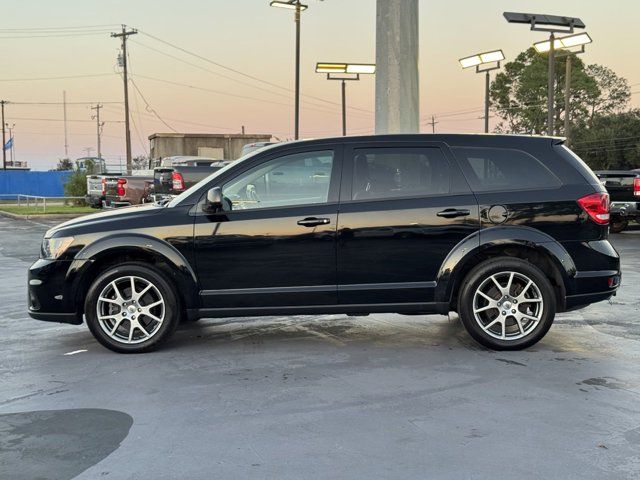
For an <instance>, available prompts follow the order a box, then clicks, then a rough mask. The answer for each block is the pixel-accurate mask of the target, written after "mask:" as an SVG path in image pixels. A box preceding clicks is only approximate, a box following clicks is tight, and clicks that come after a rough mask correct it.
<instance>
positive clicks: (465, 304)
mask: <svg viewBox="0 0 640 480" xmlns="http://www.w3.org/2000/svg"><path fill="white" fill-rule="evenodd" d="M504 272H515V273H516V274H519V275H521V276H523V277H526V278H528V279H530V280H532V281H533V285H534V286H535V287H537V292H538V293H539V295H540V296H541V298H542V303H541V304H540V306H539V307H536V306H535V305H537V304H534V303H528V302H521V304H520V305H518V306H514V305H511V306H509V307H508V308H507V310H508V309H510V308H514V310H510V311H507V312H501V311H500V310H503V308H499V309H498V308H497V307H494V308H495V310H496V311H495V315H496V316H499V315H500V313H503V314H504V313H506V314H507V316H508V318H509V319H508V320H505V322H507V323H509V326H508V327H509V328H511V329H515V328H517V327H518V324H519V323H520V322H517V323H516V320H515V315H509V313H510V312H516V314H517V315H519V314H521V313H525V312H522V311H521V309H525V310H526V308H528V307H526V305H529V307H531V308H540V309H541V312H540V313H537V314H536V315H539V316H540V319H539V321H538V322H537V324H534V323H531V327H530V328H531V330H530V331H528V332H527V331H526V330H525V329H523V328H522V327H520V328H519V330H518V331H517V332H515V333H514V334H513V335H514V337H516V338H513V339H501V338H496V337H494V336H492V335H491V334H489V333H487V331H485V330H484V329H483V328H482V327H481V326H480V324H479V321H477V320H476V317H475V315H474V296H475V295H476V291H477V290H478V288H479V287H480V286H481V285H487V286H488V287H490V288H494V289H495V290H496V296H497V297H498V298H496V301H498V302H500V301H502V302H504V300H503V299H501V298H500V296H501V295H502V294H501V293H499V292H497V289H496V288H495V287H491V285H490V284H489V283H484V284H483V282H485V281H488V280H490V279H491V276H492V275H497V276H498V277H499V275H501V274H502V275H505V273H504ZM503 278H508V277H503ZM519 281H520V282H521V283H524V280H523V279H522V277H519ZM507 282H508V281H507ZM504 287H505V289H506V284H505V285H504ZM512 288H513V289H514V290H512V291H515V289H517V288H518V282H516V284H515V285H513V286H512ZM523 289H524V288H523ZM534 290H535V288H534ZM527 291H529V290H527ZM527 294H529V293H527ZM478 298H479V297H478ZM492 298H495V297H493V296H492ZM514 298H515V297H514ZM536 301H537V300H536ZM516 303H517V302H516ZM487 304H488V302H487ZM498 305H500V304H498ZM523 305H524V306H523ZM502 307H504V305H503V306H502ZM492 310H493V309H489V311H492ZM458 313H459V315H460V319H461V320H462V323H463V324H464V326H465V328H466V329H467V332H469V335H471V336H472V337H473V338H474V339H475V340H476V341H477V342H478V343H480V344H481V345H484V346H485V347H488V348H491V349H493V350H522V349H524V348H527V347H530V346H531V345H534V344H535V343H537V342H538V341H540V339H542V337H544V336H545V334H546V333H547V332H548V331H549V328H551V324H552V323H553V319H554V317H555V313H556V296H555V293H554V290H553V287H552V285H551V282H550V281H549V279H548V278H547V276H546V275H545V274H544V273H543V272H542V271H541V270H540V269H539V268H538V267H536V266H535V265H533V264H532V263H530V262H528V261H526V260H522V259H519V258H513V257H498V258H493V259H490V260H486V261H484V262H482V263H480V264H479V265H477V266H476V267H474V268H473V269H472V270H471V271H470V272H469V273H468V274H467V276H466V277H465V279H464V281H463V283H462V285H461V288H460V294H459V298H458ZM493 314H494V313H493V311H492V313H491V314H489V312H486V313H484V314H483V315H487V316H489V315H493ZM495 318H496V317H494V319H495ZM503 318H504V317H503ZM489 320H491V319H489ZM525 322H530V320H528V319H527V320H525ZM489 323H491V322H487V323H486V324H485V325H484V326H485V328H486V327H487V326H488V324H489ZM496 325H497V328H498V329H501V333H502V335H504V332H505V331H506V328H507V327H505V326H503V325H504V324H502V323H497V324H496ZM494 328H495V327H494ZM493 333H494V334H496V332H493ZM525 333H526V335H525ZM517 335H524V336H522V337H521V338H517Z"/></svg>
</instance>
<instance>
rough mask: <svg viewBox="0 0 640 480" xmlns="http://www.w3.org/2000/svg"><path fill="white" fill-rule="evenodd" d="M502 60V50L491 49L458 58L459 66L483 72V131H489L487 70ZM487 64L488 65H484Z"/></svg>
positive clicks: (488, 80)
mask: <svg viewBox="0 0 640 480" xmlns="http://www.w3.org/2000/svg"><path fill="white" fill-rule="evenodd" d="M502 60H504V53H502V50H492V51H490V52H484V53H478V54H476V55H472V56H470V57H465V58H461V59H460V60H458V62H460V66H461V67H462V68H463V69H464V68H469V67H476V73H484V74H485V76H484V133H489V106H490V101H491V100H490V86H491V77H490V75H489V72H490V71H492V70H498V69H499V68H500V62H501V61H502ZM484 65H488V66H484Z"/></svg>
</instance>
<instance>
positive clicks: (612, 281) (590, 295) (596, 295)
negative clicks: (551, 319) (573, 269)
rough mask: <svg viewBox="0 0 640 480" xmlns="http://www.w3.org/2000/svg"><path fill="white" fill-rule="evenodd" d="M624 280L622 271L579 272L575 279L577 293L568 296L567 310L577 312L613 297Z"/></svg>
mask: <svg viewBox="0 0 640 480" xmlns="http://www.w3.org/2000/svg"><path fill="white" fill-rule="evenodd" d="M621 280H622V274H621V273H620V270H617V271H616V270H604V271H597V272H578V273H577V274H576V276H575V278H574V287H575V290H574V291H575V292H576V293H574V294H572V295H567V298H566V302H565V309H566V310H576V309H579V308H583V307H586V306H587V305H590V304H592V303H597V302H602V301H604V300H608V299H609V298H611V297H613V296H614V295H615V294H616V292H617V290H618V288H619V287H620V283H621Z"/></svg>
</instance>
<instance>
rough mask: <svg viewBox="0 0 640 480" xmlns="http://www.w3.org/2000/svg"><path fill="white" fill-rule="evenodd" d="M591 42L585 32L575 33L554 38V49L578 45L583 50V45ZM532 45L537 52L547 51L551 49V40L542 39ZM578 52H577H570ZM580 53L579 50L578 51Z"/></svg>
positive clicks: (564, 48) (565, 48)
mask: <svg viewBox="0 0 640 480" xmlns="http://www.w3.org/2000/svg"><path fill="white" fill-rule="evenodd" d="M591 42H593V40H592V39H591V37H590V36H589V34H588V33H587V32H581V33H577V34H575V35H568V36H566V37H560V38H556V39H555V41H554V45H553V47H554V49H555V50H568V49H571V48H576V47H580V48H581V49H582V51H584V47H585V45H588V44H589V43H591ZM533 47H534V48H535V49H536V52H538V53H547V52H548V51H549V50H550V49H551V42H550V41H549V40H544V41H542V42H536V43H534V44H533ZM572 53H578V52H572ZM580 53H581V52H580Z"/></svg>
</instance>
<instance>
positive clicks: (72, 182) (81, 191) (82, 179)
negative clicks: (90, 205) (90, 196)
mask: <svg viewBox="0 0 640 480" xmlns="http://www.w3.org/2000/svg"><path fill="white" fill-rule="evenodd" d="M64 194H65V196H67V197H83V198H82V200H81V199H77V200H74V201H73V203H74V204H75V205H84V196H85V195H86V194H87V174H86V173H84V172H80V171H75V172H73V173H72V174H71V175H69V178H68V179H67V182H66V183H65V184H64Z"/></svg>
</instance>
